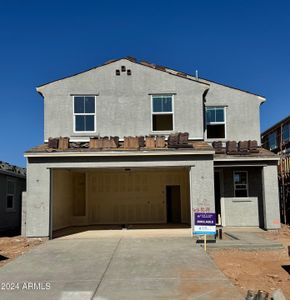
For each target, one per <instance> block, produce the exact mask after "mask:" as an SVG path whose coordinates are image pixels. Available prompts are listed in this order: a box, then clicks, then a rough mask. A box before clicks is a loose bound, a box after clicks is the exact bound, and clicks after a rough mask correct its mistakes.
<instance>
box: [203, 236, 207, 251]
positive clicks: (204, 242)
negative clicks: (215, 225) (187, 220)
mask: <svg viewBox="0 0 290 300" xmlns="http://www.w3.org/2000/svg"><path fill="white" fill-rule="evenodd" d="M203 244H204V251H205V252H206V234H205V235H204V240H203Z"/></svg>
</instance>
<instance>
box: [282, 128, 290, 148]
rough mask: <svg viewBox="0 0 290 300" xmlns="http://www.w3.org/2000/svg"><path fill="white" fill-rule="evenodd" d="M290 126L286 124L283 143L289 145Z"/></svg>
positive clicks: (283, 130) (283, 131)
mask: <svg viewBox="0 0 290 300" xmlns="http://www.w3.org/2000/svg"><path fill="white" fill-rule="evenodd" d="M289 131H290V124H285V125H284V126H283V128H282V136H283V142H284V143H287V142H288V141H289V140H290V132H289Z"/></svg>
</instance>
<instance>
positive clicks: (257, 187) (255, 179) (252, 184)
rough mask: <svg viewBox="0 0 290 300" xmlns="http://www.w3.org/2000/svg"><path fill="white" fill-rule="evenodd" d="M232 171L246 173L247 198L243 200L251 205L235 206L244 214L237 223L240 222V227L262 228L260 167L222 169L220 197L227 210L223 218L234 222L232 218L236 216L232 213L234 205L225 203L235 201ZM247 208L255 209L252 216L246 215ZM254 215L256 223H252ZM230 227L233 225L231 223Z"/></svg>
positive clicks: (234, 212)
mask: <svg viewBox="0 0 290 300" xmlns="http://www.w3.org/2000/svg"><path fill="white" fill-rule="evenodd" d="M234 171H246V172H247V173H248V197H247V198H244V199H249V201H250V202H251V203H247V202H245V203H242V202H240V203H239V204H237V205H236V207H237V210H239V211H240V212H241V209H243V212H245V213H244V219H243V220H240V221H239V222H241V223H240V226H260V227H264V213H263V209H264V208H263V186H262V168H261V167H233V168H224V169H223V171H222V173H221V174H222V184H223V188H222V189H221V191H222V192H221V197H222V198H224V200H223V201H224V203H225V205H224V207H225V208H227V210H226V215H224V218H225V219H228V218H230V219H231V220H234V218H232V216H234V215H235V214H236V211H233V209H235V208H234V205H227V203H226V202H227V201H233V200H235V199H236V198H235V194H234ZM238 206H239V209H238ZM249 207H252V209H255V210H256V211H255V212H253V213H252V214H248V213H247V212H248V208H249ZM224 213H225V211H224ZM256 215H257V220H256V222H253V216H256ZM237 221H238V220H237ZM236 224H238V223H236ZM241 224H243V225H241ZM247 224H248V225H247ZM250 224H251V225H250ZM254 224H255V225H254ZM227 225H228V224H227ZM231 225H233V223H232V224H231Z"/></svg>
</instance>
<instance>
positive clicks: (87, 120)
mask: <svg viewBox="0 0 290 300" xmlns="http://www.w3.org/2000/svg"><path fill="white" fill-rule="evenodd" d="M95 100H96V99H95V97H94V96H74V131H75V132H95V131H96V128H95V127H96V107H95V106H96V101H95Z"/></svg>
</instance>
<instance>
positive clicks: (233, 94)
mask: <svg viewBox="0 0 290 300" xmlns="http://www.w3.org/2000/svg"><path fill="white" fill-rule="evenodd" d="M263 101H264V99H263V98H261V97H258V96H255V95H252V94H249V93H245V92H243V91H239V90H236V89H231V88H228V87H225V86H223V85H219V84H216V83H212V82H210V88H209V91H208V93H207V95H206V104H205V105H206V106H224V107H225V114H226V138H225V139H224V140H230V141H247V140H256V141H258V143H259V144H260V140H261V138H260V105H261V103H262V102H263Z"/></svg>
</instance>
